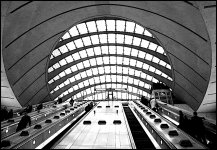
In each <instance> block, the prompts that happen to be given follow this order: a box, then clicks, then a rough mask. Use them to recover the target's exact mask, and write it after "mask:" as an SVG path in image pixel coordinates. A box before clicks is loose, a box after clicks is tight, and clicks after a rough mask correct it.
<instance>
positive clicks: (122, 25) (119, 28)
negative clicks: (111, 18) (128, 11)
mask: <svg viewBox="0 0 217 150" xmlns="http://www.w3.org/2000/svg"><path fill="white" fill-rule="evenodd" d="M116 25H117V29H116V30H117V31H124V29H125V21H122V20H117V21H116Z"/></svg>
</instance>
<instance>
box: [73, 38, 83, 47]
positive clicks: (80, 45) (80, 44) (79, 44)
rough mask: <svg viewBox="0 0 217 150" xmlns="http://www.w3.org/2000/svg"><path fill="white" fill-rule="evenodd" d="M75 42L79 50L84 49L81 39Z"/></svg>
mask: <svg viewBox="0 0 217 150" xmlns="http://www.w3.org/2000/svg"><path fill="white" fill-rule="evenodd" d="M74 42H75V45H76V47H77V48H80V47H83V43H82V40H81V39H77V40H75V41H74Z"/></svg>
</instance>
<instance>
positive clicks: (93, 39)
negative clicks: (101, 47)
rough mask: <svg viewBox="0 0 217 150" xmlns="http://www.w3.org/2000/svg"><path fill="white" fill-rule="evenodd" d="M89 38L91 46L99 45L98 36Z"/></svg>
mask: <svg viewBox="0 0 217 150" xmlns="http://www.w3.org/2000/svg"><path fill="white" fill-rule="evenodd" d="M90 38H91V41H92V43H93V45H94V44H99V38H98V35H92V36H90Z"/></svg>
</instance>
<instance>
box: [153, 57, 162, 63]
mask: <svg viewBox="0 0 217 150" xmlns="http://www.w3.org/2000/svg"><path fill="white" fill-rule="evenodd" d="M152 61H153V62H155V63H158V62H159V61H160V59H159V58H157V57H153V60H152Z"/></svg>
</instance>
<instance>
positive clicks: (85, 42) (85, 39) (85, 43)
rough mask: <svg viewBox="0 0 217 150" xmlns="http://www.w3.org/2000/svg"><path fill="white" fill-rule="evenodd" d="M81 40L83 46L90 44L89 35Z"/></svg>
mask: <svg viewBox="0 0 217 150" xmlns="http://www.w3.org/2000/svg"><path fill="white" fill-rule="evenodd" d="M82 40H83V42H84V45H85V46H88V45H91V41H90V37H84V38H82Z"/></svg>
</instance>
